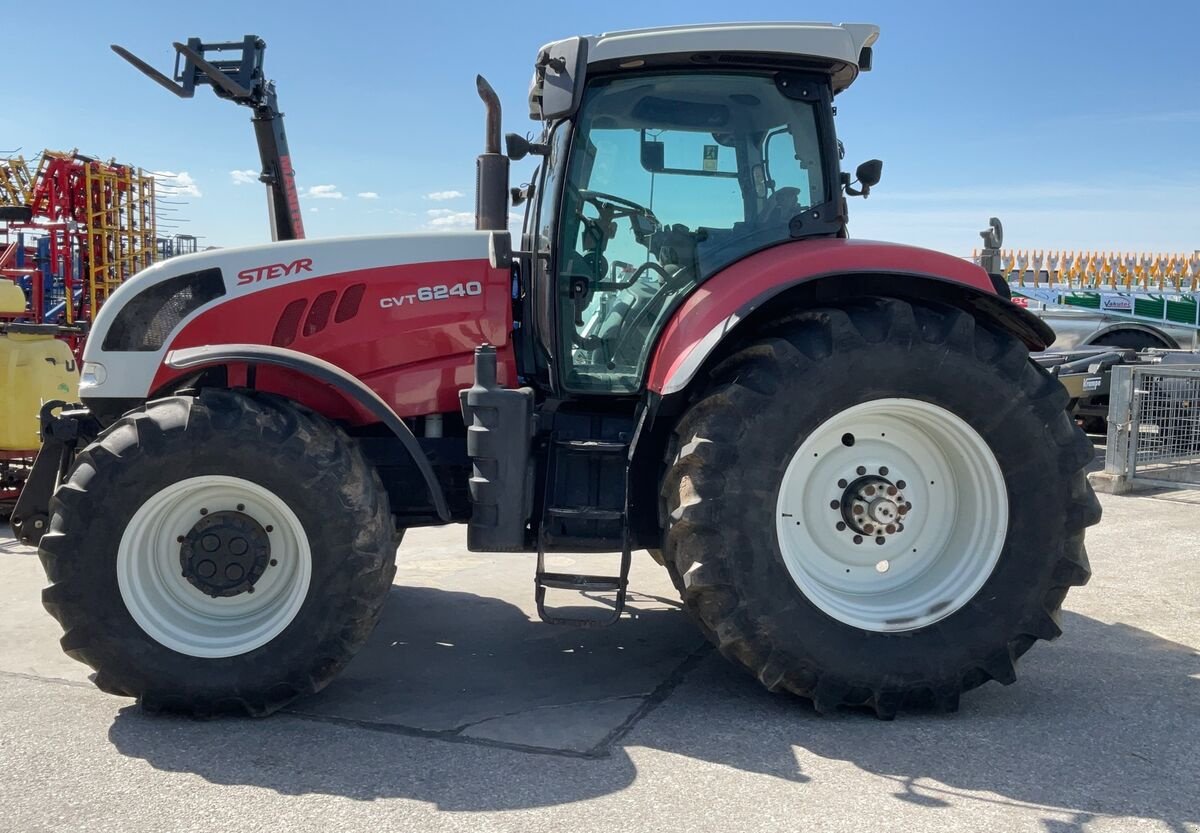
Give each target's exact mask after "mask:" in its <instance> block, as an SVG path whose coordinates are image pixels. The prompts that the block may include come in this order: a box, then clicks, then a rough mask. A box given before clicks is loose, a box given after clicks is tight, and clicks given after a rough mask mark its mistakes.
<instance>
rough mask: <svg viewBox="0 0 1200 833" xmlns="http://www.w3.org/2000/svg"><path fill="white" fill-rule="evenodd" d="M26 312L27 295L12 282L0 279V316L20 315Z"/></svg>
mask: <svg viewBox="0 0 1200 833" xmlns="http://www.w3.org/2000/svg"><path fill="white" fill-rule="evenodd" d="M23 312H25V293H24V292H22V291H21V287H19V286H17V285H16V284H15V283H13V282H12V281H10V280H6V279H5V278H0V315H20V314H21V313H23Z"/></svg>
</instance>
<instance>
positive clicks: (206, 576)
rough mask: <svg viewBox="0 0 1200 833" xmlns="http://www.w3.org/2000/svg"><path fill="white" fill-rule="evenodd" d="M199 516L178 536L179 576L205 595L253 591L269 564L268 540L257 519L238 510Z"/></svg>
mask: <svg viewBox="0 0 1200 833" xmlns="http://www.w3.org/2000/svg"><path fill="white" fill-rule="evenodd" d="M202 512H203V516H202V517H201V518H200V520H199V521H197V522H196V524H195V525H194V526H193V527H192V528H191V530H190V531H189V532H188V533H187V534H186V535H181V536H180V537H179V539H178V540H179V543H180V547H179V563H180V565H181V567H182V568H183V577H184V578H186V579H187V580H188V582H189V583H190V584H191V585H192V586H193V587H195V588H196V589H197V590H199V591H200V592H201V593H204V594H205V595H206V596H212V597H213V598H219V597H222V596H237V595H240V594H242V593H253V592H254V585H255V583H256V582H257V581H258V580H259V579H260V578H262V575H263V573H264V572H266V569H267V567H268V566H270V564H271V540H270V538H269V537H268V535H267V530H265V529H264V528H263V527H262V525H260V524H259V523H258V521H256V520H254V518H252V517H250V516H249V515H246V514H244V513H242V512H233V511H224V512H213V513H211V514H209V513H208V512H207V511H206V510H202Z"/></svg>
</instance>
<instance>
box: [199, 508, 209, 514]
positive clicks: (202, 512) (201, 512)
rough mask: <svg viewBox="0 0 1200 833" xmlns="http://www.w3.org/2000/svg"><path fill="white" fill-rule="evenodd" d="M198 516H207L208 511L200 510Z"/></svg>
mask: <svg viewBox="0 0 1200 833" xmlns="http://www.w3.org/2000/svg"><path fill="white" fill-rule="evenodd" d="M200 514H201V515H207V514H208V510H207V509H201V510H200Z"/></svg>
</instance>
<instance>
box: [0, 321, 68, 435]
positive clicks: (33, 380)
mask: <svg viewBox="0 0 1200 833" xmlns="http://www.w3.org/2000/svg"><path fill="white" fill-rule="evenodd" d="M78 389H79V377H78V375H77V372H76V368H75V357H74V356H73V355H71V348H70V347H68V346H67V344H66V342H64V341H61V340H59V339H57V338H55V337H54V336H52V335H42V334H26V333H12V332H8V333H4V332H0V451H33V450H35V449H37V448H38V446H40V445H41V441H40V440H39V439H38V420H37V417H38V411H40V410H41V408H42V403H43V402H48V401H50V400H51V399H65V400H67V401H68V402H69V401H71V400H73V399H75V397H76V396H77V395H78Z"/></svg>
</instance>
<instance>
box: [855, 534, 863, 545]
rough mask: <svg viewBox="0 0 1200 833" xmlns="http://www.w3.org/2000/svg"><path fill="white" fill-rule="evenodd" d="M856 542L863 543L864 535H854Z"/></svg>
mask: <svg viewBox="0 0 1200 833" xmlns="http://www.w3.org/2000/svg"><path fill="white" fill-rule="evenodd" d="M854 543H856V544H861V543H862V536H861V535H855V536H854Z"/></svg>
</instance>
